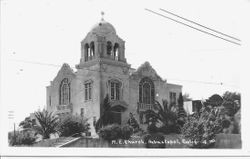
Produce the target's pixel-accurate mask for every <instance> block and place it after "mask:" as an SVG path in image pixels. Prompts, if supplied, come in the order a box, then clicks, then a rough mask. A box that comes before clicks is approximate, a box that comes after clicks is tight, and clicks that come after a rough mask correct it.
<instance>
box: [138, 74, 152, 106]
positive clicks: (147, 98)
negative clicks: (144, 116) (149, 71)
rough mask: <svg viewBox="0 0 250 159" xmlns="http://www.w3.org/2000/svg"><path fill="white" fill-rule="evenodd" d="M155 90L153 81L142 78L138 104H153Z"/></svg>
mask: <svg viewBox="0 0 250 159" xmlns="http://www.w3.org/2000/svg"><path fill="white" fill-rule="evenodd" d="M154 97H155V89H154V83H153V81H152V80H151V79H150V78H148V77H144V78H143V79H142V80H141V81H140V84H139V102H140V103H144V104H153V102H154Z"/></svg>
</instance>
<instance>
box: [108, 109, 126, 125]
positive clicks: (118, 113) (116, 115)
mask: <svg viewBox="0 0 250 159" xmlns="http://www.w3.org/2000/svg"><path fill="white" fill-rule="evenodd" d="M123 111H124V108H123V107H122V106H119V105H117V106H113V107H112V108H111V115H110V117H111V123H112V124H113V123H116V124H121V123H122V112H123Z"/></svg>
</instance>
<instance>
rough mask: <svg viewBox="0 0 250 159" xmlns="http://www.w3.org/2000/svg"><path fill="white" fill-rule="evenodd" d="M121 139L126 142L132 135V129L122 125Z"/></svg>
mask: <svg viewBox="0 0 250 159" xmlns="http://www.w3.org/2000/svg"><path fill="white" fill-rule="evenodd" d="M121 133H122V136H121V137H122V139H126V140H128V139H129V138H130V136H131V135H132V134H133V128H132V127H131V126H129V125H124V126H122V127H121Z"/></svg>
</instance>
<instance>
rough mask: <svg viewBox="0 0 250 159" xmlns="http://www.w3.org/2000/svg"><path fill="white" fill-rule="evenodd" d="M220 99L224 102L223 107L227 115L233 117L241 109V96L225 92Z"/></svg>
mask: <svg viewBox="0 0 250 159" xmlns="http://www.w3.org/2000/svg"><path fill="white" fill-rule="evenodd" d="M222 98H223V100H224V103H223V106H224V107H225V109H226V112H227V115H229V116H231V117H232V116H234V115H235V114H236V113H237V111H238V110H239V109H240V107H241V95H240V93H237V92H229V91H226V92H225V93H224V94H223V95H222Z"/></svg>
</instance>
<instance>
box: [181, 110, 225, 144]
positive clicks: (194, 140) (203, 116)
mask: <svg viewBox="0 0 250 159" xmlns="http://www.w3.org/2000/svg"><path fill="white" fill-rule="evenodd" d="M216 109H217V108H211V107H203V108H202V109H201V112H200V113H195V114H193V115H192V116H189V117H188V118H187V122H186V123H185V124H184V126H183V128H182V134H183V137H184V138H185V139H187V140H188V141H190V142H191V144H190V146H191V147H194V148H209V147H211V146H213V145H214V143H215V135H216V134H217V133H219V132H221V130H222V126H221V119H220V118H219V111H216Z"/></svg>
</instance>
